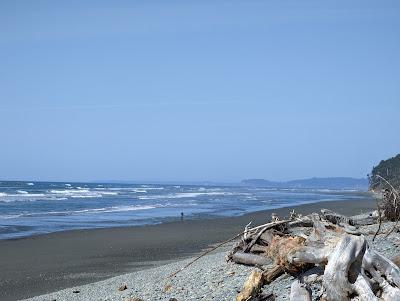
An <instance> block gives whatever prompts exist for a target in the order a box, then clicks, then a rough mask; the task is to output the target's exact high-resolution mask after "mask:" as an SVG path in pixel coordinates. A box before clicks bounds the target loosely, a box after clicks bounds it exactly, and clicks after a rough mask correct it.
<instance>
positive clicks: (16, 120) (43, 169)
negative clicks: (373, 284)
mask: <svg viewBox="0 0 400 301" xmlns="http://www.w3.org/2000/svg"><path fill="white" fill-rule="evenodd" d="M399 117H400V2H399V1H365V0H362V1H348V0H343V1H320V0H316V1H297V0H296V1H284V0H277V1H266V0H263V1H215V0H213V1H206V0H202V1H188V0H182V1H150V0H147V1H1V2H0V139H1V143H0V178H1V179H34V180H35V179H36V180H69V181H72V180H100V179H116V180H120V179H121V180H143V181H146V180H147V181H148V180H165V181H168V180H182V181H191V180H200V181H201V180H213V181H237V180H240V179H243V178H268V179H271V180H284V179H292V178H303V177H312V176H321V177H322V176H354V177H363V176H365V175H366V174H367V173H368V172H369V171H370V169H371V167H372V165H373V164H376V163H378V162H379V160H380V159H384V158H386V157H389V156H392V155H395V154H396V153H398V152H400V137H399V133H400V122H399Z"/></svg>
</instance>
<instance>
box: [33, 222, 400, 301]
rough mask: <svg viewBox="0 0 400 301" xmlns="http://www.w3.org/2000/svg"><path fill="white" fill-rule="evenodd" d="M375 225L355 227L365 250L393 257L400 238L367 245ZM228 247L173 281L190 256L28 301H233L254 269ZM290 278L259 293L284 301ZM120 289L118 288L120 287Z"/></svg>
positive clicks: (282, 278)
mask: <svg viewBox="0 0 400 301" xmlns="http://www.w3.org/2000/svg"><path fill="white" fill-rule="evenodd" d="M393 224H394V223H384V224H383V225H382V228H381V230H382V231H383V232H385V231H388V230H389V229H390V228H391V227H392V226H393ZM377 227H378V226H377V225H376V224H375V225H370V226H361V227H360V228H359V231H361V232H362V233H363V234H364V235H365V237H366V239H367V241H368V244H369V246H371V247H372V248H373V249H374V250H376V251H378V252H379V253H380V254H382V255H384V256H386V257H387V258H394V257H395V256H397V255H398V254H399V250H400V234H399V233H398V232H395V233H393V234H392V235H391V236H390V238H386V237H385V235H378V236H377V238H376V240H375V241H372V237H373V235H372V234H373V233H375V232H376V230H377ZM229 248H230V246H225V247H223V248H221V249H219V250H217V251H215V252H213V253H211V254H207V255H206V256H204V257H202V258H201V259H199V260H198V261H196V262H195V263H193V264H192V265H191V266H190V267H188V268H186V269H184V270H182V271H181V272H180V273H178V274H177V275H176V276H174V277H172V278H171V277H169V276H170V275H171V274H172V273H174V272H176V271H178V270H180V269H181V268H182V267H183V266H185V265H186V264H187V263H189V262H190V261H191V260H193V259H192V258H188V259H185V260H180V261H177V262H174V263H169V264H166V265H162V266H158V267H154V268H150V269H147V270H143V271H137V272H133V273H127V274H124V275H121V276H117V277H113V278H109V279H106V280H103V281H99V282H96V283H91V284H87V285H82V286H77V287H71V288H68V289H65V290H61V291H59V292H55V293H51V294H48V295H42V296H38V297H35V298H32V299H29V301H50V300H63V301H89V300H99V301H100V300H102V301H137V300H143V301H153V300H163V301H171V300H178V301H183V300H184V301H194V300H204V301H209V300H219V301H231V300H235V297H236V295H237V293H238V292H239V291H240V290H241V288H242V286H243V283H244V282H245V281H246V279H247V278H248V276H249V275H250V273H251V271H252V270H254V269H255V268H254V267H251V266H244V265H240V264H234V263H232V262H226V260H225V255H226V253H227V250H228V249H229ZM316 271H318V267H315V268H314V269H311V270H309V271H306V272H304V274H302V276H307V275H310V273H312V272H316ZM295 279H296V278H295V277H293V276H292V275H289V274H286V273H285V274H283V275H281V276H279V277H278V278H277V279H276V280H275V281H273V282H272V283H270V284H265V285H264V287H263V291H264V292H265V293H267V294H273V295H274V296H275V300H276V301H287V300H289V295H290V290H291V284H292V283H293V281H295ZM120 287H122V288H123V289H120ZM311 289H312V300H313V301H317V300H319V289H318V286H312V285H311Z"/></svg>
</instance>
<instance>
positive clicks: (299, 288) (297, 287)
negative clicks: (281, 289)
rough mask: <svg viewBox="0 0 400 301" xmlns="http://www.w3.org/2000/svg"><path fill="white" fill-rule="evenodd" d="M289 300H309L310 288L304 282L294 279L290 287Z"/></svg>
mask: <svg viewBox="0 0 400 301" xmlns="http://www.w3.org/2000/svg"><path fill="white" fill-rule="evenodd" d="M290 301H311V290H310V288H309V287H307V285H305V284H304V283H300V281H299V280H296V281H294V282H293V283H292V286H291V288H290Z"/></svg>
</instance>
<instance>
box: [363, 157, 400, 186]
mask: <svg viewBox="0 0 400 301" xmlns="http://www.w3.org/2000/svg"><path fill="white" fill-rule="evenodd" d="M379 176H380V177H383V178H385V179H386V180H387V181H388V182H389V183H390V184H391V185H393V186H394V187H395V188H399V187H400V154H398V155H397V156H395V157H392V158H390V159H387V160H382V161H381V162H380V163H379V164H378V165H377V166H375V167H373V168H372V172H371V174H370V175H368V178H369V182H370V189H373V190H381V189H382V188H387V186H388V184H387V183H386V182H385V181H384V180H382V179H381V178H380V177H379Z"/></svg>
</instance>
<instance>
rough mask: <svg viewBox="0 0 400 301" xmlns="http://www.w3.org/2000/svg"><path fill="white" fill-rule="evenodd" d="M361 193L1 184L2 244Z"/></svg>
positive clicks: (182, 187) (219, 215)
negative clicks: (79, 231)
mask: <svg viewBox="0 0 400 301" xmlns="http://www.w3.org/2000/svg"><path fill="white" fill-rule="evenodd" d="M350 198H351V199H357V198H359V199H361V198H362V196H360V195H359V194H357V193H354V192H349V191H334V190H312V189H267V188H255V187H244V186H194V185H145V184H142V185H139V184H105V183H60V182H11V181H3V182H0V239H12V238H20V237H26V236H32V235H37V234H43V233H51V232H56V231H65V230H72V229H91V228H105V227H118V226H134V225H146V224H155V223H162V222H167V221H172V220H179V219H181V213H182V212H183V215H184V217H183V218H184V219H189V218H190V219H193V218H212V217H223V216H235V215H242V214H245V213H248V212H254V211H259V210H265V209H273V208H280V207H287V206H295V205H300V204H307V203H314V202H320V201H332V200H343V199H350Z"/></svg>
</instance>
